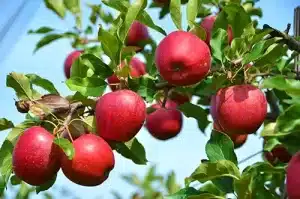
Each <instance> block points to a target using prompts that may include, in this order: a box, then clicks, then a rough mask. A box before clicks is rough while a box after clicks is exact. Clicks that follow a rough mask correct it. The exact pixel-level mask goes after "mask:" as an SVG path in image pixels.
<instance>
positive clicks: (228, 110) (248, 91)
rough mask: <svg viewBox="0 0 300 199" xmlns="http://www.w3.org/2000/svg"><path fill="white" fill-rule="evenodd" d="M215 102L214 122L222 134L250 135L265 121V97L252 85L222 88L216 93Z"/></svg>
mask: <svg viewBox="0 0 300 199" xmlns="http://www.w3.org/2000/svg"><path fill="white" fill-rule="evenodd" d="M215 100H216V101H215V108H216V109H215V113H216V115H215V121H216V123H217V124H218V125H219V126H220V127H221V128H222V130H223V131H224V132H230V133H236V134H251V133H254V132H255V131H256V130H257V129H258V128H259V127H260V126H261V124H262V123H263V122H264V120H265V117H266V114H267V100H266V97H265V95H264V93H263V92H262V91H261V90H259V89H258V88H257V87H255V86H253V85H249V84H244V85H235V86H230V87H227V88H222V89H220V90H219V91H218V92H217V95H216V99H215Z"/></svg>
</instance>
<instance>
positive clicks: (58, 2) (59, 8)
mask: <svg viewBox="0 0 300 199" xmlns="http://www.w3.org/2000/svg"><path fill="white" fill-rule="evenodd" d="M44 2H45V5H46V7H47V8H49V9H50V10H52V11H53V12H55V13H56V14H57V15H58V16H59V17H60V18H62V19H63V18H64V17H65V14H66V8H65V5H64V3H63V0H44Z"/></svg>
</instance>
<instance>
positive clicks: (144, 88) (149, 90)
mask: <svg viewBox="0 0 300 199" xmlns="http://www.w3.org/2000/svg"><path fill="white" fill-rule="evenodd" d="M128 84H129V88H130V89H132V90H133V91H135V92H137V93H138V94H139V95H140V96H141V97H143V98H145V99H146V101H147V102H151V101H153V99H154V96H155V94H156V87H155V82H154V80H153V79H151V78H149V77H148V76H142V77H140V78H132V79H131V78H129V79H128Z"/></svg>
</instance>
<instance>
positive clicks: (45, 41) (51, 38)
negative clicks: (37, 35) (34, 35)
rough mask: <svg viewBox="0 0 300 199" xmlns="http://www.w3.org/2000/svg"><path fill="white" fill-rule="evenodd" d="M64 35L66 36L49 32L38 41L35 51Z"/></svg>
mask: <svg viewBox="0 0 300 199" xmlns="http://www.w3.org/2000/svg"><path fill="white" fill-rule="evenodd" d="M63 37H64V35H61V34H49V35H46V36H44V37H43V38H42V39H40V40H39V41H38V43H37V44H36V47H35V49H34V51H33V52H34V53H35V52H36V51H38V50H39V49H40V48H42V47H44V46H46V45H48V44H50V43H51V42H53V41H55V40H58V39H61V38H63Z"/></svg>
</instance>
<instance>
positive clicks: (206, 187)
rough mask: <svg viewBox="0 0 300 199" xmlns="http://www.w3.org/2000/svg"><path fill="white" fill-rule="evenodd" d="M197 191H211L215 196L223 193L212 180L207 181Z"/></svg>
mask: <svg viewBox="0 0 300 199" xmlns="http://www.w3.org/2000/svg"><path fill="white" fill-rule="evenodd" d="M199 191H201V192H206V193H211V194H214V195H217V196H221V195H225V193H223V192H222V191H221V190H220V189H218V187H217V186H216V185H214V184H213V183H212V182H207V183H205V184H204V185H203V186H201V187H200V189H199Z"/></svg>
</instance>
